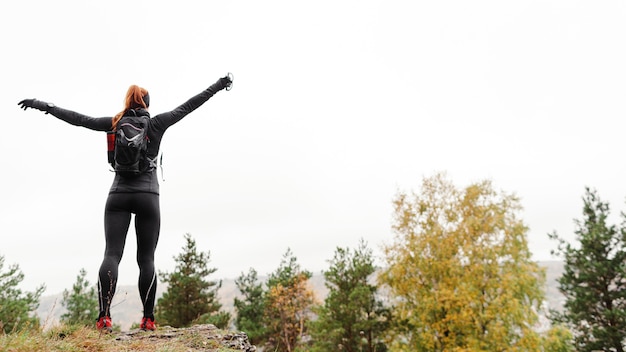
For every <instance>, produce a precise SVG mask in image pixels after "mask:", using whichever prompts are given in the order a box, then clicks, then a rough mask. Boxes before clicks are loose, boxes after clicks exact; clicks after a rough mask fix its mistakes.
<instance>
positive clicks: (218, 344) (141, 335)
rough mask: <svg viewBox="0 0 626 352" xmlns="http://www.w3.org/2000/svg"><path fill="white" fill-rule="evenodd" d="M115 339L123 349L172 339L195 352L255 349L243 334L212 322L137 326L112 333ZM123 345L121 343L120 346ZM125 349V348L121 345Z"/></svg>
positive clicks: (251, 351) (250, 351) (159, 343)
mask: <svg viewBox="0 0 626 352" xmlns="http://www.w3.org/2000/svg"><path fill="white" fill-rule="evenodd" d="M115 335H116V337H115V340H116V341H119V343H120V344H122V345H127V346H124V347H126V348H128V347H131V345H133V344H141V345H143V346H145V345H147V344H150V345H155V346H158V345H163V344H164V343H170V342H172V341H176V342H177V344H179V345H184V346H185V348H187V351H189V352H196V351H215V352H217V351H244V352H255V351H257V348H256V346H254V345H251V344H250V342H249V341H248V336H247V335H246V334H245V333H242V332H240V333H233V332H229V331H224V330H220V329H218V328H216V327H215V326H214V325H212V324H204V325H194V326H191V327H188V328H173V327H170V326H164V327H159V328H158V329H157V331H154V332H150V331H149V332H146V331H142V330H139V329H135V330H130V331H125V332H119V333H115ZM120 347H123V346H120ZM124 349H125V348H124Z"/></svg>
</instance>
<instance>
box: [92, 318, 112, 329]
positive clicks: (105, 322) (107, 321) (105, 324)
mask: <svg viewBox="0 0 626 352" xmlns="http://www.w3.org/2000/svg"><path fill="white" fill-rule="evenodd" d="M112 325H113V324H112V322H111V317H107V316H103V317H100V318H98V321H97V322H96V329H98V331H102V332H107V333H108V332H112V331H113V326H112Z"/></svg>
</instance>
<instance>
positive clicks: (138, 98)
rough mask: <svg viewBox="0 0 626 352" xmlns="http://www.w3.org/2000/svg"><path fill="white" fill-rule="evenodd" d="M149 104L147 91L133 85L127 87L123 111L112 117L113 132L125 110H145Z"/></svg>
mask: <svg viewBox="0 0 626 352" xmlns="http://www.w3.org/2000/svg"><path fill="white" fill-rule="evenodd" d="M144 97H145V98H144ZM149 102H150V98H149V95H148V91H147V90H146V89H145V88H141V87H139V86H137V85H135V84H133V85H132V86H130V87H128V91H127V92H126V99H125V100H124V110H122V111H120V112H119V113H117V114H116V115H115V116H113V119H112V121H111V123H112V129H113V131H115V130H116V129H117V123H118V122H119V121H120V119H121V118H122V116H124V113H125V112H126V111H127V110H130V109H139V108H144V109H147V108H148V104H150V103H149Z"/></svg>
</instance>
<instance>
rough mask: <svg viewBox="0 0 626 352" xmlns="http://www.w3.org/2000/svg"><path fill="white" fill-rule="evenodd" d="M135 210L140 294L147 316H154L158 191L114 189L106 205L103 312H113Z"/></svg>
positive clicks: (101, 286) (101, 277)
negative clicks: (121, 264) (132, 215)
mask: <svg viewBox="0 0 626 352" xmlns="http://www.w3.org/2000/svg"><path fill="white" fill-rule="evenodd" d="M131 214H135V232H136V233H137V264H139V296H140V297H141V302H142V303H143V314H144V317H151V318H153V314H154V299H155V295H156V285H157V277H156V272H155V269H154V251H155V250H156V246H157V242H158V240H159V231H160V228H161V211H160V209H159V195H158V194H154V193H110V194H109V197H108V198H107V202H106V206H105V209H104V236H105V239H106V249H105V250H104V259H103V260H102V265H101V266H100V272H99V278H98V298H99V302H100V316H103V315H107V316H110V314H111V312H110V308H111V300H112V299H113V295H114V294H115V287H116V286H117V277H118V276H117V269H118V266H119V263H120V261H121V260H122V254H123V253H124V244H125V243H126V234H127V232H128V227H129V226H130V219H131Z"/></svg>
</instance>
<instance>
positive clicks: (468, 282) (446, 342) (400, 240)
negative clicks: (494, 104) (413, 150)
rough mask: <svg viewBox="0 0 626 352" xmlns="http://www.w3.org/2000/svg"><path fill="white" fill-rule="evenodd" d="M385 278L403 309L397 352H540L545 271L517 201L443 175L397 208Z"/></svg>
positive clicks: (398, 313)
mask: <svg viewBox="0 0 626 352" xmlns="http://www.w3.org/2000/svg"><path fill="white" fill-rule="evenodd" d="M394 205H395V219H394V224H393V229H394V232H395V234H396V238H395V242H394V243H392V244H391V245H388V246H386V247H385V249H384V251H385V259H386V262H387V268H386V269H385V270H384V272H383V273H382V275H381V276H380V280H381V281H382V283H383V284H386V285H387V286H388V288H389V294H390V298H391V299H392V300H393V302H394V309H393V312H394V320H395V321H396V322H397V325H395V326H394V329H393V338H392V339H390V346H389V347H390V350H392V351H414V352H420V351H428V352H432V351H513V350H514V351H529V352H530V351H533V352H534V351H539V350H540V348H541V346H540V344H541V338H540V336H538V334H537V333H536V332H535V331H533V325H534V324H535V323H536V322H537V321H538V316H537V311H538V309H539V305H540V304H541V302H542V301H543V290H542V289H543V282H544V280H545V279H544V275H545V274H544V271H543V270H542V269H540V268H539V266H538V265H537V263H535V262H533V261H531V253H530V252H529V250H528V244H527V239H526V232H527V228H526V226H525V225H524V224H523V222H522V221H521V220H520V219H519V218H518V216H517V214H518V212H519V210H520V209H521V207H520V205H519V201H518V199H517V198H516V197H514V196H512V195H509V194H505V193H500V192H496V191H495V190H493V187H492V185H491V182H489V181H483V182H478V183H474V184H471V185H470V186H468V187H466V188H464V189H458V188H456V187H455V186H454V185H453V184H452V183H451V182H450V181H449V180H448V179H447V178H446V177H445V176H444V175H443V174H437V175H436V176H434V177H432V178H425V179H424V181H423V183H422V190H421V192H420V193H419V194H413V195H409V194H406V193H399V194H398V196H397V198H396V199H395V200H394Z"/></svg>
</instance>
